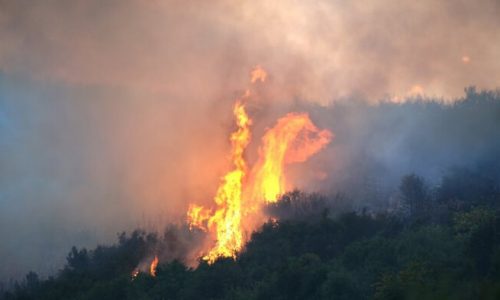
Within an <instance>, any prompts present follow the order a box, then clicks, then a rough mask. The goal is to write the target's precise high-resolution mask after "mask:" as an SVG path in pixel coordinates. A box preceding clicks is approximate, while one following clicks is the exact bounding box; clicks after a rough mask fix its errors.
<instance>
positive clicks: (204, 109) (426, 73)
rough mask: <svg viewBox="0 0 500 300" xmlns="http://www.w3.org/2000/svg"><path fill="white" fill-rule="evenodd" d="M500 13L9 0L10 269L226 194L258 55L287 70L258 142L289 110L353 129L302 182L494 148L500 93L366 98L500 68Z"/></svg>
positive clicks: (2, 203)
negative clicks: (460, 106) (419, 101)
mask: <svg viewBox="0 0 500 300" xmlns="http://www.w3.org/2000/svg"><path fill="white" fill-rule="evenodd" d="M499 14H500V5H499V2H498V1H495V0H481V1H475V2H471V1H439V2H436V1H431V0H425V1H418V2H412V3H402V2H401V1H396V0H384V1H368V2H367V1H364V2H363V3H351V2H350V1H314V2H300V1H292V0H279V1H272V2H270V1H247V2H242V1H236V2H235V1H223V0H220V1H194V0H193V1H174V0H171V1H140V0H125V1H118V0H111V1H106V2H103V1H94V0H91V1H63V0H48V1H40V2H33V1H25V0H17V1H14V0H0V239H1V241H2V242H1V243H0V257H2V258H4V259H3V261H4V263H3V264H2V265H1V266H0V279H1V278H8V277H11V276H13V277H18V276H20V275H21V274H23V273H25V272H26V271H28V270H29V269H35V270H38V271H46V272H52V271H54V268H57V267H58V266H59V265H60V263H61V261H62V259H63V258H64V255H65V253H66V252H67V250H68V249H69V248H70V246H72V245H77V246H92V245H95V244H96V243H98V242H107V241H112V240H114V236H115V233H116V232H119V231H122V230H126V229H132V228H135V227H137V226H140V227H149V228H154V229H158V228H159V227H162V226H164V224H165V223H167V222H175V221H177V220H179V219H180V218H181V216H182V215H183V213H184V212H185V209H186V207H187V203H188V202H205V203H207V202H209V201H211V198H212V196H213V194H214V192H215V189H216V187H217V184H218V182H219V177H220V176H221V175H222V174H223V173H224V171H225V170H227V167H228V162H227V160H226V158H227V156H226V153H228V149H229V145H228V142H227V136H228V134H229V132H230V131H231V126H232V117H231V105H232V102H233V100H234V98H235V97H237V96H238V95H240V94H241V93H242V91H243V90H244V89H245V87H246V86H247V81H248V72H249V70H251V68H252V67H253V66H255V65H256V64H260V65H262V66H263V67H264V68H265V69H266V70H268V72H269V74H270V76H269V80H268V82H267V83H266V84H263V85H259V86H257V87H256V91H255V96H254V99H252V101H251V103H249V108H250V110H251V113H252V115H253V116H254V118H255V120H256V122H255V132H254V141H253V142H252V146H251V149H250V153H249V158H250V159H251V160H255V153H256V152H255V149H256V147H257V146H258V141H259V138H260V136H261V135H262V132H263V131H264V129H265V128H266V127H269V126H272V124H273V122H274V121H275V119H276V118H277V117H279V116H281V114H282V113H285V112H288V111H290V110H296V109H303V110H306V111H310V112H311V115H312V116H313V119H314V121H315V122H318V125H319V127H327V128H331V129H332V130H333V131H334V132H335V134H336V136H337V138H336V140H335V141H334V142H333V143H332V145H331V147H329V148H328V149H326V151H324V152H322V153H321V154H320V155H319V156H317V157H315V158H314V159H313V160H312V161H311V162H310V163H309V164H307V165H305V166H302V167H301V166H292V167H290V169H289V173H290V176H291V178H293V181H294V182H295V183H296V185H297V186H299V187H306V188H308V189H312V190H313V189H321V190H326V189H328V188H332V189H338V188H340V187H346V186H348V185H353V184H354V183H352V182H354V181H356V180H355V178H357V177H356V172H358V173H359V174H365V173H367V174H383V175H379V176H377V177H376V178H377V181H383V182H386V181H387V182H389V183H392V182H394V181H396V180H397V178H398V177H399V176H400V174H402V173H404V172H406V171H407V170H410V169H415V168H416V170H413V171H418V172H422V173H425V174H423V175H426V176H430V177H432V178H434V177H435V176H437V175H436V174H438V173H439V172H440V170H439V168H440V167H439V168H437V167H436V168H434V167H432V166H434V165H439V166H441V165H446V166H447V165H448V164H452V163H455V162H458V161H460V160H461V159H462V158H464V159H471V160H474V159H476V158H478V157H481V155H482V154H481V153H482V152H481V151H483V150H481V149H487V148H488V149H489V147H490V146H477V147H476V148H473V149H472V148H471V147H472V146H467V145H472V144H474V145H477V144H478V143H479V144H481V143H482V142H481V141H483V140H482V138H483V137H484V138H486V137H487V135H484V134H485V133H484V134H478V133H477V132H475V131H473V132H472V133H471V132H470V128H476V127H474V126H479V125H478V124H476V123H474V124H471V123H470V122H473V121H472V120H481V117H483V118H486V119H487V120H490V121H489V122H490V123H488V126H486V127H485V128H490V129H488V130H490V131H488V132H489V134H490V135H492V136H494V134H493V133H492V131H491V130H492V129H491V128H494V126H496V125H497V123H495V122H494V120H496V119H494V118H493V117H492V116H491V113H492V112H491V111H487V110H485V111H479V112H474V113H468V114H466V117H467V118H466V119H463V118H462V121H460V120H461V117H460V116H455V115H453V117H451V115H452V114H451V115H449V116H450V118H452V119H451V120H447V122H446V123H444V124H443V121H444V120H443V119H442V117H441V115H440V114H441V113H440V112H439V111H440V110H441V108H439V109H437V108H436V109H435V110H433V109H429V110H422V109H420V108H415V107H412V106H411V105H409V106H401V107H400V108H398V109H395V108H394V107H395V106H390V105H382V106H369V105H366V104H364V103H365V102H370V103H374V102H376V101H377V100H379V99H380V98H382V97H388V98H390V99H391V100H392V101H399V100H402V99H403V98H404V96H406V95H408V94H418V93H421V92H424V93H426V94H429V95H436V96H439V97H444V98H447V99H451V98H452V97H457V96H460V95H461V94H462V89H463V87H464V86H468V85H470V84H475V85H477V86H478V87H481V88H495V87H497V86H499V85H500V60H499V59H498V53H500V36H499V30H498V28H499V26H500V21H499V18H498V15H499ZM297 99H301V100H300V101H299V100H297ZM342 99H344V101H342ZM345 99H365V101H361V100H358V101H359V102H357V103H354V104H349V103H348V104H345V105H346V106H344V107H342V106H337V104H338V103H341V102H351V101H352V100H345ZM332 101H334V104H333V107H330V106H327V105H329V104H331V103H332ZM301 102H305V103H308V104H307V105H306V104H303V103H302V104H300V105H299V104H298V103H301ZM311 103H315V105H316V104H317V105H320V106H314V105H313V106H314V107H311V105H312V104H311ZM339 105H340V104H339ZM415 106H418V105H415ZM325 107H326V108H325ZM443 109H444V108H443ZM413 110H416V111H418V113H416V112H413ZM493 111H494V112H497V110H493ZM470 118H472V119H470ZM492 118H493V119H492ZM497 119H498V117H497ZM477 122H479V121H477ZM460 124H463V125H460ZM457 126H458V127H457ZM471 126H472V127H471ZM479 128H482V127H479ZM497 128H498V127H497ZM454 130H456V131H454ZM484 130H486V129H484ZM449 132H455V133H452V134H450V133H449ZM462 132H463V134H462ZM480 133H481V132H480ZM410 136H411V138H410ZM417 137H418V138H417ZM494 137H496V136H494ZM434 143H436V144H435V145H447V146H443V147H441V146H439V147H438V146H435V147H433V146H429V145H433V144H434ZM493 144H494V143H493ZM464 145H465V146H464ZM441 149H444V150H441ZM478 149H479V150H478ZM452 150H454V151H453V152H451V151H452ZM484 151H489V150H484ZM450 153H452V154H450ZM471 153H472V154H471ZM474 153H475V154H474ZM430 154H434V155H435V156H431V155H430ZM483 154H484V153H483ZM476 156H477V157H476ZM408 157H413V158H408ZM429 157H431V158H429ZM426 159H431V160H430V162H429V163H427V164H421V163H420V162H421V161H423V160H426ZM441 162H442V163H441ZM325 165H326V166H328V168H324V166H325ZM427 166H430V167H432V168H426V167H427ZM308 170H309V171H308ZM367 170H371V171H367ZM380 170H385V173H384V172H381V171H380ZM325 172H326V173H327V174H326V176H327V177H326V179H324V180H323V181H320V180H319V179H321V178H324V177H325V174H324V173H325ZM297 174H300V175H301V176H298V175H297ZM295 175H297V176H295ZM365 177H366V176H365ZM365 177H363V178H365ZM366 178H371V177H370V176H368V177H366ZM366 180H367V181H370V180H371V179H366ZM389 183H388V184H387V185H390V184H389Z"/></svg>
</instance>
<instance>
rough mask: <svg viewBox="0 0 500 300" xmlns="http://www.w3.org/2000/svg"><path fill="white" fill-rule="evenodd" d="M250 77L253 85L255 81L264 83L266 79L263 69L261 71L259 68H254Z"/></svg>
mask: <svg viewBox="0 0 500 300" xmlns="http://www.w3.org/2000/svg"><path fill="white" fill-rule="evenodd" d="M250 76H251V81H252V83H255V82H257V81H260V82H264V81H266V78H267V72H266V71H265V70H264V69H262V67H261V66H256V67H255V68H254V69H253V70H252V72H251V74H250Z"/></svg>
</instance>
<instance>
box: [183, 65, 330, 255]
mask: <svg viewBox="0 0 500 300" xmlns="http://www.w3.org/2000/svg"><path fill="white" fill-rule="evenodd" d="M266 78H267V73H266V72H265V71H264V70H263V69H262V68H261V67H260V66H257V67H256V68H254V69H253V71H252V72H251V82H252V83H256V82H258V81H260V82H264V81H265V80H266ZM250 94H251V93H250V91H249V90H246V91H245V93H244V95H243V96H242V98H241V99H239V100H237V101H236V103H235V105H234V108H233V114H234V116H235V119H236V125H237V129H236V131H234V132H233V133H232V134H231V138H230V140H231V161H232V163H233V169H232V170H231V171H229V172H228V173H227V174H226V175H225V176H224V177H223V178H222V183H221V185H220V186H219V188H218V189H217V193H216V195H215V198H214V200H215V204H216V205H217V208H216V210H215V211H213V210H210V209H207V208H205V207H202V206H199V205H195V204H191V205H190V206H189V209H188V213H187V221H188V223H189V226H190V228H191V229H192V228H193V227H196V228H200V229H202V230H205V231H207V232H209V233H210V234H211V235H213V237H214V238H215V245H214V246H213V247H212V248H211V249H210V250H209V251H208V253H207V254H206V255H205V256H204V259H205V260H207V261H208V262H209V263H212V262H214V261H215V260H216V259H217V258H218V257H235V255H236V253H237V251H239V250H240V249H241V248H242V247H243V243H244V240H243V228H244V225H245V226H248V225H250V228H246V229H250V230H251V229H253V228H254V227H252V226H254V225H255V224H256V223H257V222H258V220H260V219H261V218H260V217H261V216H260V215H259V212H258V211H257V210H256V208H258V207H259V205H260V203H257V205H256V201H264V202H275V201H277V197H278V196H279V195H281V194H282V193H283V192H284V191H285V188H286V182H285V177H284V166H285V165H286V164H289V163H295V162H302V161H305V160H307V159H308V158H309V157H310V156H311V155H313V154H315V153H317V152H318V151H320V150H321V149H322V148H323V147H324V146H325V145H326V144H328V143H329V142H330V140H331V138H332V134H331V133H330V132H329V131H328V130H319V129H318V128H317V127H316V126H315V125H314V124H313V123H312V121H311V120H310V119H309V116H308V115H307V114H298V113H290V114H288V115H286V116H285V117H283V118H281V119H279V120H278V122H277V123H276V125H275V126H274V127H273V128H272V129H270V130H268V131H267V132H266V133H265V135H264V137H263V138H262V142H263V145H262V147H261V148H260V149H259V160H258V162H257V164H256V165H255V166H254V168H253V170H252V173H251V174H248V167H247V163H246V162H245V159H244V152H245V149H246V148H247V146H248V144H249V143H250V138H251V132H250V126H251V124H252V120H251V119H250V118H249V116H248V114H247V112H246V110H245V105H244V103H243V100H245V99H246V98H248V97H249V96H250ZM249 175H251V176H249ZM249 177H251V178H249ZM244 191H245V193H244ZM247 191H249V192H247ZM243 218H244V219H243Z"/></svg>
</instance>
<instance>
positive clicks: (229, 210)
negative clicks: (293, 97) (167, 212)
mask: <svg viewBox="0 0 500 300" xmlns="http://www.w3.org/2000/svg"><path fill="white" fill-rule="evenodd" d="M233 113H234V116H235V117H236V124H237V126H238V129H237V130H236V131H235V132H233V134H232V135H231V144H232V155H231V157H232V161H233V164H234V169H233V170H232V171H230V172H229V173H227V174H226V175H225V176H224V178H223V184H222V185H221V186H220V187H219V189H218V190H217V194H216V196H215V203H216V204H217V205H218V207H219V208H218V209H217V211H216V212H215V214H214V215H213V216H212V217H211V218H210V219H209V220H208V225H209V227H210V228H212V227H214V226H215V230H216V233H217V242H216V245H215V247H214V248H213V249H212V250H211V251H210V252H209V253H208V254H207V256H206V257H205V259H207V260H208V261H210V262H213V261H214V260H215V259H216V258H217V257H220V256H224V257H234V256H235V255H236V251H238V250H239V249H241V246H242V243H243V232H242V226H241V195H242V183H243V179H244V178H245V176H246V172H247V166H246V162H245V159H244V158H243V153H244V151H245V148H246V147H247V145H248V143H249V142H250V125H251V123H252V122H251V120H250V118H249V117H248V115H247V113H246V111H245V106H244V105H243V104H242V103H241V101H237V102H236V105H235V106H234V110H233Z"/></svg>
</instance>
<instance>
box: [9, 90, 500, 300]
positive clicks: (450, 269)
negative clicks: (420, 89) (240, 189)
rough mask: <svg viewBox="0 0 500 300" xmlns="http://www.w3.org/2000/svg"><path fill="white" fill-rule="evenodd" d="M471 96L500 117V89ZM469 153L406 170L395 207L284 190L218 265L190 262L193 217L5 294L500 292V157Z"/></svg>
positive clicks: (81, 252)
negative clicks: (148, 264)
mask: <svg viewBox="0 0 500 300" xmlns="http://www.w3.org/2000/svg"><path fill="white" fill-rule="evenodd" d="M467 97H468V98H467V100H466V101H464V102H463V103H460V104H457V105H458V106H462V107H474V106H477V105H480V103H489V104H488V105H493V104H492V103H496V104H495V105H496V106H494V107H496V111H497V113H499V114H498V117H499V118H500V110H499V109H498V105H499V104H498V102H499V101H498V99H499V96H498V94H497V93H492V92H483V93H477V92H475V91H474V90H468V94H467ZM408 105H410V106H411V105H415V104H412V103H410V104H408ZM433 105H434V104H433ZM488 142H493V143H496V142H497V141H485V143H488ZM467 163H468V166H467V167H461V166H458V167H455V168H451V169H449V170H446V171H445V172H444V173H443V176H442V178H441V179H440V180H439V181H438V182H436V183H429V182H427V180H426V179H425V178H423V177H421V176H419V175H418V174H408V175H406V176H404V177H402V178H401V180H400V184H399V186H398V187H397V190H398V193H397V195H398V196H397V205H395V206H394V207H393V208H392V209H390V210H382V211H374V210H371V209H366V208H364V207H352V206H350V203H352V199H350V198H349V195H342V194H337V195H334V196H325V195H320V194H308V193H304V192H301V191H293V192H290V193H287V194H285V195H283V196H282V198H281V201H279V202H278V203H276V204H271V205H268V206H267V207H265V212H266V213H267V214H268V215H269V217H270V221H269V222H267V223H265V224H264V225H263V226H262V227H261V228H260V229H259V230H258V231H257V232H255V233H253V234H252V236H251V239H250V241H249V242H248V243H247V245H246V246H245V248H244V250H243V251H242V252H241V253H239V255H238V257H237V259H226V258H221V259H219V260H217V261H216V262H215V263H213V264H211V265H209V264H207V263H206V262H204V261H202V260H201V261H200V263H199V265H198V266H197V267H194V268H192V267H188V266H186V265H185V264H184V263H183V257H182V255H183V254H186V253H187V251H188V250H189V249H188V248H189V247H190V246H191V245H192V243H195V242H194V241H197V237H196V236H192V237H191V239H189V238H188V239H187V240H186V238H185V234H184V233H183V232H184V231H185V230H187V229H185V228H177V227H171V228H169V229H168V230H166V232H165V234H163V235H158V234H148V233H146V232H142V231H135V232H133V233H131V234H121V235H119V238H118V242H117V243H116V244H115V245H112V246H99V247H97V248H95V249H93V250H88V249H77V248H73V249H71V251H70V252H69V254H68V256H67V263H66V265H65V266H64V268H63V269H62V270H60V271H59V272H58V273H57V274H55V275H54V276H51V277H48V278H40V277H39V276H38V275H37V274H36V273H34V272H30V273H29V274H27V275H26V277H25V279H23V280H20V281H18V282H16V283H14V284H11V285H9V286H4V287H3V288H0V289H3V290H0V299H5V300H7V299H499V298H500V162H499V159H498V157H495V156H490V157H485V158H484V160H483V161H481V162H477V163H476V164H475V166H474V167H471V164H470V162H467ZM374 197H375V195H374ZM271 218H272V221H271ZM193 234H196V233H193ZM181 237H182V238H181ZM153 250H155V251H160V252H161V253H172V255H170V256H169V255H167V256H165V257H160V264H159V265H158V268H157V273H156V274H157V275H156V277H153V276H151V275H149V274H147V273H146V272H141V273H139V274H138V275H137V277H136V278H135V279H132V277H131V273H132V272H133V270H134V268H136V267H137V266H138V265H139V264H140V263H141V261H142V260H143V259H144V257H148V256H151V255H152V253H153Z"/></svg>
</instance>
